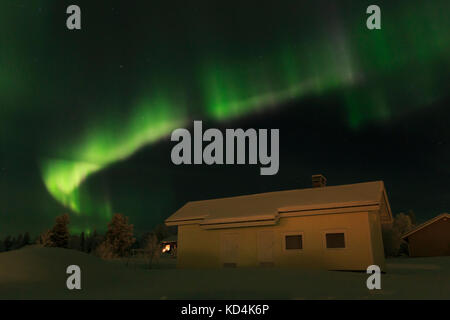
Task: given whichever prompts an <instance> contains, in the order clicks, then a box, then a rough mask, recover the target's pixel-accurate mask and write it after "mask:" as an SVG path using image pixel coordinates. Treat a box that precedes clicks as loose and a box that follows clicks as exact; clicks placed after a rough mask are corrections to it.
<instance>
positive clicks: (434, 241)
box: [402, 213, 450, 257]
mask: <svg viewBox="0 0 450 320" xmlns="http://www.w3.org/2000/svg"><path fill="white" fill-rule="evenodd" d="M402 239H403V240H405V241H406V242H407V243H408V246H409V255H410V256H411V257H434V256H450V214H448V213H443V214H440V215H438V216H437V217H434V218H433V219H431V220H428V221H427V222H425V223H422V224H421V225H419V226H417V227H416V228H414V229H413V230H411V231H410V232H408V233H406V234H404V235H403V236H402Z"/></svg>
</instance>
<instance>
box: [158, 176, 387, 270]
mask: <svg viewBox="0 0 450 320" xmlns="http://www.w3.org/2000/svg"><path fill="white" fill-rule="evenodd" d="M317 177H319V178H317ZM314 179H315V182H314ZM317 179H319V180H317ZM321 179H322V180H321ZM317 181H319V182H317ZM321 181H322V182H321ZM323 182H324V177H323V176H321V175H319V176H313V185H316V187H313V188H309V189H300V190H289V191H279V192H269V193H261V194H254V195H246V196H238V197H231V198H222V199H213V200H205V201H193V202H188V203H187V204H186V205H184V206H183V207H182V208H181V209H179V210H178V211H177V212H175V213H174V214H173V215H172V216H170V217H169V218H168V219H167V220H166V224H167V225H168V226H178V261H177V265H178V267H180V268H207V267H209V268H211V267H212V268H220V267H254V266H272V265H273V266H282V267H305V268H321V269H328V270H366V269H367V267H368V266H369V265H373V264H375V265H378V266H380V268H381V269H382V270H384V268H385V261H384V249H383V241H382V235H381V225H382V224H383V223H392V213H391V210H390V207H389V201H388V198H387V195H386V190H385V187H384V183H383V182H382V181H375V182H366V183H358V184H351V185H341V186H329V187H326V186H324V183H323Z"/></svg>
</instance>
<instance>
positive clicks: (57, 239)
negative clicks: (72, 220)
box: [50, 214, 69, 248]
mask: <svg viewBox="0 0 450 320" xmlns="http://www.w3.org/2000/svg"><path fill="white" fill-rule="evenodd" d="M68 224H69V215H68V214H63V215H61V216H58V217H56V223H55V225H54V226H53V228H52V230H51V231H50V240H51V242H52V246H54V247H59V248H67V247H68V246H69V228H68V227H67V225H68Z"/></svg>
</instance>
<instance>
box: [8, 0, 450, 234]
mask: <svg viewBox="0 0 450 320" xmlns="http://www.w3.org/2000/svg"><path fill="white" fill-rule="evenodd" d="M243 2H244V1H221V2H219V1H123V0H122V1H112V0H110V1H80V0H77V1H49V0H23V1H21V0H0V237H1V236H5V235H6V234H14V233H23V232H25V231H29V232H31V233H33V234H37V233H40V232H42V231H43V230H44V229H46V228H49V227H51V225H52V224H53V221H54V217H55V216H56V215H59V214H62V213H66V212H68V213H70V215H71V220H72V223H71V231H72V232H81V231H92V230H94V229H97V230H100V231H102V230H104V229H105V228H106V224H107V222H108V221H109V220H110V218H111V216H112V214H113V213H123V214H125V215H128V216H129V217H130V221H131V223H133V224H134V225H135V229H136V231H137V232H144V231H147V230H151V229H152V228H153V227H154V226H155V225H156V224H158V223H161V222H163V220H164V219H165V218H167V217H168V216H169V215H171V214H172V213H173V212H174V211H175V210H176V209H178V208H179V207H181V206H182V205H183V204H184V203H186V202H187V201H190V200H202V199H209V198H214V197H224V196H233V195H241V194H248V193H257V192H268V191H276V190H285V189H292V188H304V187H309V186H310V185H311V182H310V178H311V175H312V174H317V173H322V174H324V175H325V176H326V177H327V179H328V184H329V185H338V184H346V183H356V182H364V181H370V180H384V181H385V184H386V188H387V192H388V196H389V198H390V203H391V207H392V209H393V212H394V213H399V212H402V211H407V210H410V209H412V210H414V212H415V214H416V216H417V218H418V220H419V221H424V220H426V219H428V218H431V217H433V216H435V215H437V214H439V213H442V212H448V211H449V207H450V148H449V147H450V146H449V142H450V141H449V138H450V127H449V119H450V108H449V104H450V19H449V13H450V2H449V1H448V0H443V1H439V0H432V1H419V0H409V1H395V2H394V1H376V4H378V5H379V6H380V7H381V10H382V29H381V30H374V31H369V30H368V29H367V28H366V19H367V17H368V15H367V14H366V13H365V12H366V8H367V6H368V5H370V4H373V3H372V1H317V0H316V1H299V0H297V1H245V3H243ZM393 2H394V3H393ZM71 4H77V5H79V6H80V7H81V10H82V30H80V31H69V30H68V29H67V28H66V18H67V16H68V15H67V14H66V8H67V6H69V5H71ZM193 120H202V121H203V126H204V128H207V127H215V128H222V129H224V128H239V127H241V128H244V129H245V128H267V129H270V128H279V129H280V170H279V172H278V174H277V175H275V176H260V175H259V167H260V166H259V165H256V166H255V165H254V166H247V165H241V166H237V165H236V166H206V165H201V166H175V165H173V164H172V163H171V160H170V152H171V148H172V147H173V146H174V143H172V142H170V133H171V132H172V130H174V129H176V128H179V127H186V128H190V129H191V128H192V124H193Z"/></svg>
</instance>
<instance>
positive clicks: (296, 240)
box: [285, 234, 303, 250]
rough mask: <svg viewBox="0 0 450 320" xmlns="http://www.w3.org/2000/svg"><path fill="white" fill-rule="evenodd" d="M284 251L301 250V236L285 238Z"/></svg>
mask: <svg viewBox="0 0 450 320" xmlns="http://www.w3.org/2000/svg"><path fill="white" fill-rule="evenodd" d="M285 243H286V247H285V248H286V250H299V249H303V237H302V235H301V234H296V235H288V236H285Z"/></svg>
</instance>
